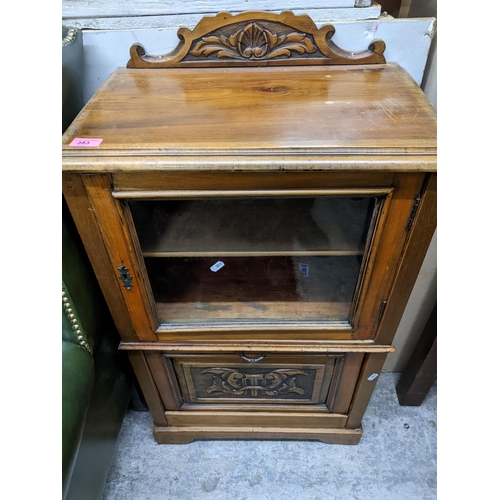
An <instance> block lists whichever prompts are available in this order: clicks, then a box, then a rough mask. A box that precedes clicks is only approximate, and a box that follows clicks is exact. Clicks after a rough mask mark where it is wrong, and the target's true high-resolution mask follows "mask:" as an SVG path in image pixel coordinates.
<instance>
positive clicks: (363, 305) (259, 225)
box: [83, 174, 424, 341]
mask: <svg viewBox="0 0 500 500" xmlns="http://www.w3.org/2000/svg"><path fill="white" fill-rule="evenodd" d="M225 175H226V176H227V174H225ZM187 178H188V180H189V176H187ZM423 178H424V176H423V175H421V174H410V175H407V176H404V177H403V176H398V175H392V174H391V175H385V176H380V175H379V176H378V177H377V176H365V177H363V176H361V180H363V179H364V180H365V181H366V185H363V184H361V183H360V178H359V177H358V178H357V179H356V180H355V181H352V180H351V181H350V180H349V177H348V176H345V175H344V176H338V175H325V174H323V175H322V176H321V177H318V176H316V178H315V176H314V175H311V176H310V177H309V179H308V180H307V183H309V184H310V185H309V186H306V187H304V186H303V185H302V184H303V181H305V178H304V177H300V176H299V177H297V176H295V177H294V176H290V177H287V176H286V175H285V174H283V178H282V179H279V178H278V179H279V182H278V186H279V187H278V188H276V187H274V186H273V184H272V183H271V182H270V181H269V180H268V179H267V178H266V176H262V175H261V177H260V181H259V177H257V178H255V179H253V183H254V184H255V186H256V187H253V188H251V189H249V188H247V187H246V186H245V183H244V182H243V181H244V180H245V179H244V178H242V179H241V181H240V182H238V180H239V179H238V174H234V175H232V177H231V185H230V186H229V188H227V187H226V188H225V189H207V188H206V185H207V181H206V179H205V178H202V182H201V181H198V183H197V180H196V178H195V177H193V178H192V179H190V182H188V181H186V180H185V179H184V184H187V185H189V186H190V187H191V189H182V188H183V182H182V181H181V182H178V183H177V184H176V185H175V189H165V188H164V187H163V185H165V186H166V187H167V186H168V187H171V185H170V184H169V183H168V178H166V179H165V180H162V179H161V177H160V178H159V182H158V184H159V186H158V188H159V189H157V190H155V191H152V190H146V189H144V188H142V189H137V187H134V184H133V183H131V181H130V180H128V184H127V178H126V176H125V177H123V176H122V177H120V178H119V182H118V184H119V186H120V188H118V189H117V187H116V186H115V185H113V179H112V178H111V177H110V176H98V175H85V176H83V184H84V186H85V191H86V194H87V198H88V201H89V204H90V206H91V210H92V213H93V215H94V217H95V220H96V222H97V226H98V229H99V233H100V236H101V237H102V242H103V245H104V247H105V249H106V255H107V258H108V259H109V261H110V265H111V266H112V269H113V272H114V273H115V280H114V281H115V283H114V286H115V288H116V286H119V288H120V295H121V297H122V298H123V300H124V301H125V303H126V308H125V309H126V310H127V311H128V314H129V315H130V320H131V322H132V324H133V325H134V328H135V331H136V332H137V337H138V339H140V340H156V339H159V340H163V341H168V340H179V339H183V338H186V336H187V335H192V334H193V333H196V334H199V335H200V336H201V337H203V338H205V339H208V340H215V339H220V338H224V336H227V335H231V336H232V337H233V338H238V339H243V338H244V339H252V338H253V339H266V338H275V337H276V335H278V336H282V337H283V338H285V339H286V338H289V339H301V338H304V335H305V336H306V338H311V339H313V338H317V339H333V340H335V339H339V340H347V339H367V338H373V336H374V335H375V332H376V324H377V318H378V316H380V314H381V311H382V309H383V305H384V301H386V299H387V296H388V293H389V288H390V284H391V280H392V279H393V278H394V276H395V273H396V272H397V266H398V263H399V259H400V255H401V252H402V249H403V247H404V243H405V239H406V234H407V233H406V230H405V225H406V223H407V220H408V218H409V217H410V215H411V211H412V209H413V206H414V204H415V199H416V198H417V197H418V195H419V193H420V190H421V188H422V183H423ZM219 179H221V180H222V179H223V176H222V174H219ZM211 182H213V181H211ZM162 184H163V185H162ZM208 184H209V185H210V182H208ZM311 184H312V185H311ZM124 187H125V188H126V189H124ZM193 187H194V188H193ZM160 188H163V189H160ZM108 275H109V272H108ZM107 278H108V279H109V276H108V277H107Z"/></svg>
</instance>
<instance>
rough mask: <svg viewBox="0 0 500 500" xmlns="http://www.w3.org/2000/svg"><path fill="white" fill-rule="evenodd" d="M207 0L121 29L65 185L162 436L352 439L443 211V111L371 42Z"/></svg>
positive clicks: (70, 154) (74, 137)
mask: <svg viewBox="0 0 500 500" xmlns="http://www.w3.org/2000/svg"><path fill="white" fill-rule="evenodd" d="M333 32H334V28H333V27H331V26H325V27H323V28H321V29H318V28H316V26H315V25H314V23H313V22H312V21H311V19H310V18H309V17H308V16H304V15H301V16H295V15H293V14H292V13H291V12H283V13H281V14H273V13H268V12H249V13H243V14H239V15H235V16H232V15H230V14H227V13H220V14H218V15H217V16H215V17H207V18H205V19H203V20H202V21H201V22H200V23H199V25H198V26H197V27H196V28H195V29H194V30H193V31H189V30H180V32H179V38H180V39H181V42H180V43H179V46H178V48H177V49H176V50H175V51H174V52H172V53H171V54H166V55H165V56H154V57H153V56H148V55H147V54H146V52H145V50H144V49H143V48H142V47H140V46H134V47H132V48H131V60H130V61H129V64H128V68H127V69H124V68H119V69H117V70H116V71H115V72H114V73H113V74H112V75H111V76H110V78H109V79H108V81H107V82H105V83H104V85H103V86H102V88H101V89H100V90H99V91H98V92H97V93H96V95H95V96H94V97H93V98H92V99H91V101H90V102H89V103H88V104H87V106H86V107H85V108H84V110H83V111H82V113H80V115H79V116H78V117H77V119H76V120H75V121H74V123H73V124H72V125H71V126H70V127H69V128H68V130H67V131H66V133H65V134H64V136H63V192H64V195H65V197H66V200H67V202H68V206H69V207H70V210H71V212H72V214H73V217H74V219H75V222H76V224H77V226H78V229H79V231H80V233H81V236H82V240H83V241H84V244H85V246H86V249H87V252H88V255H89V258H90V260H91V262H92V265H93V266H94V270H95V272H96V275H97V277H98V279H99V281H100V284H101V287H102V290H103V293H104V295H105V298H106V300H107V301H108V304H109V308H110V310H111V312H112V314H113V317H114V320H115V322H116V325H117V327H118V329H119V331H120V335H121V338H122V343H121V348H122V349H124V350H126V351H127V352H128V353H129V356H130V359H131V362H132V364H133V367H134V370H135V373H136V376H137V378H138V381H139V383H140V385H141V388H142V391H143V393H144V396H145V398H146V400H147V403H148V406H149V410H150V412H151V415H152V418H153V423H154V425H153V431H154V435H155V438H156V440H157V441H158V442H159V443H184V442H189V441H191V440H193V439H198V438H279V439H319V440H322V441H324V442H328V443H342V444H355V443H357V442H359V439H360V437H361V434H362V428H361V420H362V417H363V414H364V411H365V409H366V406H367V405H368V402H369V399H370V396H371V394H372V391H373V389H374V387H375V384H376V381H377V377H378V375H379V373H380V370H381V368H382V365H383V363H384V360H385V358H386V356H387V354H388V353H389V352H392V351H393V350H394V349H393V347H392V345H391V342H392V338H393V336H394V333H395V331H396V328H397V326H398V323H399V320H400V318H401V315H402V314H403V311H404V307H405V304H406V301H407V300H408V297H409V295H410V292H411V289H412V286H413V283H414V282H415V279H416V277H417V274H418V271H419V268H420V265H421V263H422V261H423V258H424V256H425V251H426V248H427V246H428V244H429V242H430V239H431V237H432V235H433V232H434V228H435V224H436V213H435V210H436V204H435V198H436V174H435V171H436V117H435V112H434V110H433V109H432V107H431V106H430V105H429V103H428V102H427V100H426V99H425V96H424V95H423V93H422V91H421V90H420V88H419V87H418V85H417V84H416V83H415V82H414V81H413V80H412V78H411V77H410V76H409V75H408V74H407V73H406V72H405V71H404V70H402V69H401V68H400V67H399V66H398V65H397V64H394V63H392V64H391V63H386V62H385V58H384V55H383V53H384V46H385V45H384V43H383V42H382V41H375V42H373V43H372V44H370V46H369V47H367V49H366V50H365V51H362V52H361V53H349V52H345V51H343V50H342V49H340V48H339V47H337V46H336V45H335V44H333V43H332V42H331V40H330V38H331V35H332V34H333Z"/></svg>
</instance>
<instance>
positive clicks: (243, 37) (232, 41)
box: [190, 22, 318, 59]
mask: <svg viewBox="0 0 500 500" xmlns="http://www.w3.org/2000/svg"><path fill="white" fill-rule="evenodd" d="M316 50H318V49H317V47H316V46H315V45H314V44H313V43H312V41H311V40H310V39H309V38H307V35H306V34H305V33H298V32H292V33H289V34H285V35H281V36H280V35H278V34H276V33H273V32H272V31H270V30H269V29H266V28H264V27H261V26H259V25H258V24H257V23H255V22H252V23H249V24H248V25H247V26H246V27H245V28H242V29H239V30H238V31H236V32H235V33H234V34H232V35H230V36H226V35H220V36H207V37H203V38H202V39H201V40H200V41H198V42H197V43H196V44H195V45H194V47H193V49H192V50H191V51H190V55H192V56H195V57H199V56H209V55H210V54H213V53H216V54H217V57H218V58H222V57H228V58H233V59H274V58H275V57H280V56H285V57H290V56H291V55H292V52H297V53H298V54H304V53H308V54H312V53H314V52H316Z"/></svg>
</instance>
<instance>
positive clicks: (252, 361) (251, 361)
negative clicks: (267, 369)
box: [240, 352, 266, 363]
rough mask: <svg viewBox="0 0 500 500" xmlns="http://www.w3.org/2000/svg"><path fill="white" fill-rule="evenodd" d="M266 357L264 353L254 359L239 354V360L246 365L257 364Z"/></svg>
mask: <svg viewBox="0 0 500 500" xmlns="http://www.w3.org/2000/svg"><path fill="white" fill-rule="evenodd" d="M265 357H266V353H264V352H263V353H262V354H261V355H260V356H258V357H256V358H247V357H246V356H245V355H244V354H243V353H242V352H240V358H241V359H243V360H244V361H246V362H247V363H258V362H259V361H262V360H263V359H264V358H265Z"/></svg>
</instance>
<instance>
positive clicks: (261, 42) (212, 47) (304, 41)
mask: <svg viewBox="0 0 500 500" xmlns="http://www.w3.org/2000/svg"><path fill="white" fill-rule="evenodd" d="M334 33H335V28H334V27H333V26H331V25H326V26H322V27H321V28H318V27H317V26H316V24H315V23H314V21H313V20H312V19H311V18H310V17H309V16H307V15H299V16H296V15H295V14H294V13H293V12H290V11H283V12H282V13H281V14H273V13H271V12H243V13H241V14H236V15H234V16H233V15H232V14H229V13H227V12H221V13H219V14H217V15H216V16H206V17H204V18H203V19H201V21H200V22H199V23H198V24H197V25H196V26H195V28H194V29H193V30H192V31H191V30H189V29H188V28H180V29H179V31H178V32H177V36H178V37H179V39H180V42H179V44H178V45H177V47H176V48H175V49H174V50H173V51H172V52H171V53H169V54H165V55H162V56H149V55H146V51H145V49H144V47H143V46H142V45H140V44H134V45H132V47H131V48H130V60H129V61H128V63H127V68H175V67H189V66H191V67H203V66H234V65H236V66H249V65H250V66H270V65H301V64H307V65H311V64H381V63H385V62H386V61H385V57H384V55H383V53H384V50H385V43H384V42H383V41H382V40H374V41H373V42H372V43H371V44H370V46H369V47H368V49H367V50H364V51H361V52H348V51H345V50H343V49H341V48H339V47H338V46H337V45H335V44H334V43H333V42H332V41H331V37H332V36H333V35H334Z"/></svg>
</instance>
